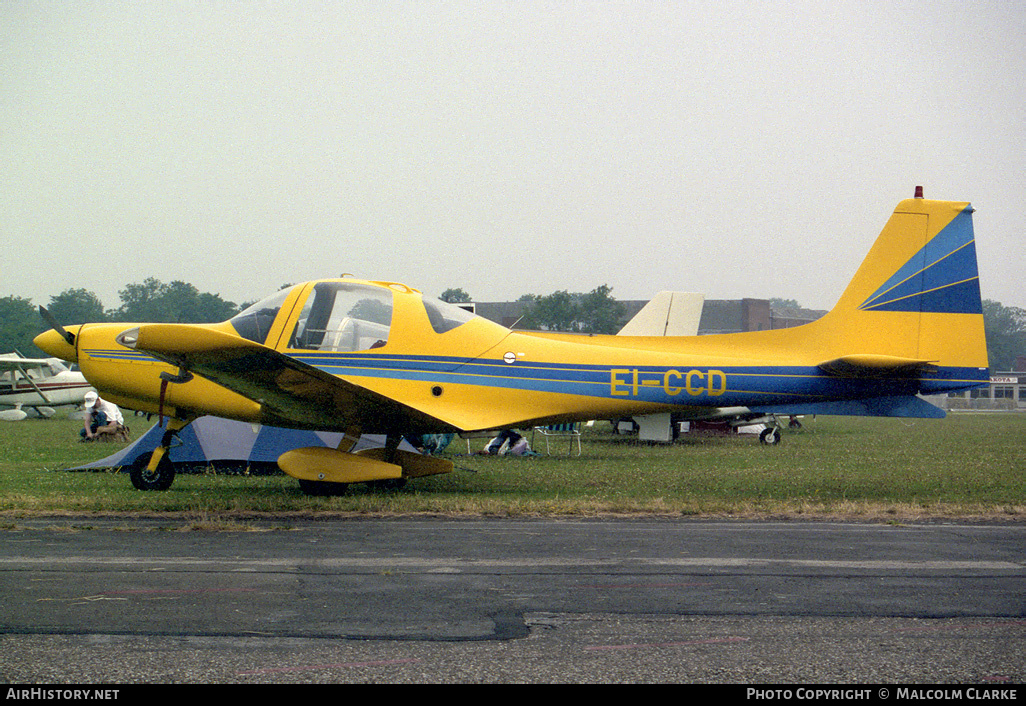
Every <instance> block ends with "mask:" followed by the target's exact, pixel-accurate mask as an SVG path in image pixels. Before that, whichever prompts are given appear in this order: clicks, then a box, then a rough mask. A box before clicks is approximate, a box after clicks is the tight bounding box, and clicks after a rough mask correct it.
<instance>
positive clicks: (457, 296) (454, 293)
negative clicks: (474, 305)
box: [438, 288, 474, 304]
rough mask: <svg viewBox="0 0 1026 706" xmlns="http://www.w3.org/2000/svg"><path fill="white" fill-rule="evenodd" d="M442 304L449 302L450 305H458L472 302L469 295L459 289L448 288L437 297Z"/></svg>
mask: <svg viewBox="0 0 1026 706" xmlns="http://www.w3.org/2000/svg"><path fill="white" fill-rule="evenodd" d="M438 298H439V299H441V300H442V301H443V302H449V303H450V304H460V303H462V302H472V301H474V300H473V299H471V297H470V295H469V294H467V293H466V292H465V291H463V290H462V289H459V288H450V289H447V290H445V291H444V292H442V293H441V295H439V297H438Z"/></svg>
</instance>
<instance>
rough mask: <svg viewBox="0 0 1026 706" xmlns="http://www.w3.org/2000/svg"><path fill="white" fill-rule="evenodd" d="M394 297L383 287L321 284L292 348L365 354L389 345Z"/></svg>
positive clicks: (302, 317) (303, 315) (305, 310)
mask: <svg viewBox="0 0 1026 706" xmlns="http://www.w3.org/2000/svg"><path fill="white" fill-rule="evenodd" d="M391 325H392V293H391V292H390V291H388V290H387V289H382V288H381V287H373V286H367V285H362V284H349V283H346V282H321V283H320V284H317V285H316V286H315V287H314V291H313V293H312V294H310V296H309V297H308V298H307V300H306V304H305V305H304V306H303V311H302V312H301V313H300V315H299V321H298V322H296V328H295V330H294V331H293V332H292V340H291V343H290V347H291V348H304V349H307V350H321V351H365V350H369V349H371V348H380V347H381V346H383V345H385V344H386V343H388V333H389V329H390V328H391Z"/></svg>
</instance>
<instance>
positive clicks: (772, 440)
mask: <svg viewBox="0 0 1026 706" xmlns="http://www.w3.org/2000/svg"><path fill="white" fill-rule="evenodd" d="M759 441H761V442H762V443H764V444H766V445H767V446H776V445H777V444H779V443H780V427H766V428H765V429H763V430H762V431H761V432H760V433H759Z"/></svg>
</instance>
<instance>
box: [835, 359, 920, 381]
mask: <svg viewBox="0 0 1026 706" xmlns="http://www.w3.org/2000/svg"><path fill="white" fill-rule="evenodd" d="M934 362H935V361H929V360H916V359H915V358H898V357H895V356H891V355H868V354H867V355H846V356H841V357H840V358H834V359H833V360H828V361H825V362H823V363H820V364H819V366H818V367H819V369H820V370H822V371H823V372H824V373H826V374H827V375H831V376H834V377H843V378H912V377H918V376H919V375H920V374H922V373H924V372H929V371H930V370H931V369H932V368H933V367H934V366H933V363H934Z"/></svg>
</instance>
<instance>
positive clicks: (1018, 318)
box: [983, 299, 1026, 370]
mask: <svg viewBox="0 0 1026 706" xmlns="http://www.w3.org/2000/svg"><path fill="white" fill-rule="evenodd" d="M983 327H984V331H985V333H986V336H987V358H988V362H989V364H990V369H991V370H1011V369H1012V366H1013V365H1014V364H1015V359H1016V357H1017V356H1020V355H1026V309H1020V308H1019V307H1015V306H1002V305H1001V303H1000V302H996V301H992V300H990V299H984V300H983Z"/></svg>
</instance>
